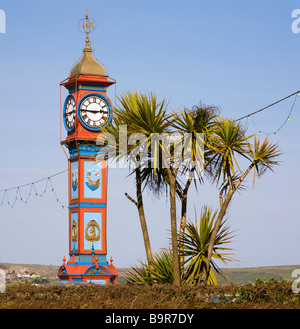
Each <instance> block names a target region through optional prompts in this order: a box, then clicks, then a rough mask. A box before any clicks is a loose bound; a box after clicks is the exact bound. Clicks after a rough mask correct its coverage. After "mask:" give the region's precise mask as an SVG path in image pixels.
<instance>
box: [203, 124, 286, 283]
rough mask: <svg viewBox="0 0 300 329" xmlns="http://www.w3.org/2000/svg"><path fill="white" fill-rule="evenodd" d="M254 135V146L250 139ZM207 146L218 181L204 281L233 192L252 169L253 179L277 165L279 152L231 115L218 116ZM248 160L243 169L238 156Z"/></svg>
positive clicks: (210, 164) (276, 145)
mask: <svg viewBox="0 0 300 329" xmlns="http://www.w3.org/2000/svg"><path fill="white" fill-rule="evenodd" d="M253 137H254V143H253V146H252V145H251V144H250V143H249V139H250V138H253ZM207 145H208V147H209V148H210V149H211V151H212V152H213V156H212V157H211V160H210V163H209V166H210V168H211V170H212V172H213V175H214V181H215V182H217V183H220V182H221V184H220V185H219V203H220V209H219V212H218V216H217V219H216V222H215V226H214V229H213V231H212V234H211V237H210V242H209V246H208V253H207V261H206V266H205V268H204V271H203V273H202V280H203V282H206V281H207V277H208V275H209V267H210V261H211V257H212V253H213V247H214V244H215V240H216V236H217V232H218V230H219V227H220V225H221V223H222V220H223V218H224V216H225V214H226V211H227V209H228V206H229V204H230V202H231V200H232V197H233V195H234V193H235V192H236V191H237V190H238V189H241V187H242V185H241V184H242V183H243V182H244V180H245V178H246V177H247V176H248V174H249V173H250V172H251V170H252V169H254V179H253V184H254V181H255V177H256V176H257V177H258V178H259V177H261V176H262V174H264V173H266V172H267V171H268V170H273V169H272V167H273V166H275V165H278V161H277V160H276V159H277V157H278V156H279V155H280V152H279V151H278V144H271V143H270V141H269V139H268V138H266V139H265V140H264V141H263V142H262V143H261V142H260V139H259V138H257V136H256V135H255V136H246V132H245V130H244V129H243V128H242V127H241V125H240V124H239V123H237V122H235V121H234V120H232V119H225V118H219V119H217V120H216V125H215V129H214V133H213V136H212V138H210V140H209V142H208V144H207ZM238 155H239V156H241V157H242V158H244V159H246V160H248V161H249V162H250V164H249V166H248V167H247V168H246V170H244V171H242V170H241V168H240V164H239V163H238V159H237V156H238Z"/></svg>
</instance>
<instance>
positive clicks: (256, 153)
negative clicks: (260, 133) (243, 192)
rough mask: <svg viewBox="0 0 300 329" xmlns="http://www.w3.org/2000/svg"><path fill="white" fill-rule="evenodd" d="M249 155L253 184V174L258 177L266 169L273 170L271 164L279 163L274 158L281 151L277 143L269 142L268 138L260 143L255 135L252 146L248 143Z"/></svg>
mask: <svg viewBox="0 0 300 329" xmlns="http://www.w3.org/2000/svg"><path fill="white" fill-rule="evenodd" d="M248 150H249V155H250V156H251V159H252V162H253V164H254V169H255V171H254V175H253V186H254V183H255V176H257V177H258V178H260V177H261V176H262V175H263V174H264V173H265V172H266V171H267V170H271V171H273V168H272V167H273V166H276V165H278V164H279V162H278V161H277V160H276V158H278V157H279V156H280V155H281V153H280V151H279V145H278V143H276V144H271V143H270V140H269V138H268V137H267V138H265V140H264V141H263V142H262V143H261V141H260V138H259V137H257V136H256V135H255V137H254V143H253V146H251V145H250V144H249V143H248Z"/></svg>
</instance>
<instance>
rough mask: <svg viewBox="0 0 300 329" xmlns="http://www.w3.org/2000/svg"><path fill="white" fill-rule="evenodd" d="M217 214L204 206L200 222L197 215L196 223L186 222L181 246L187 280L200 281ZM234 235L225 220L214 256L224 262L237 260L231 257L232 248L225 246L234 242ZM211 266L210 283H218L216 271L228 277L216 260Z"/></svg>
mask: <svg viewBox="0 0 300 329" xmlns="http://www.w3.org/2000/svg"><path fill="white" fill-rule="evenodd" d="M216 214H217V213H216V212H214V213H212V209H211V208H208V207H204V208H203V209H202V211H201V214H200V218H199V224H198V221H197V217H196V216H195V223H191V222H190V223H187V224H186V231H185V232H184V234H183V236H182V238H181V239H180V241H179V244H180V248H181V250H182V252H183V256H184V257H185V268H184V269H185V280H186V282H189V281H192V282H193V283H196V282H198V280H199V279H200V277H201V274H202V273H203V270H204V267H205V266H206V259H207V253H208V245H209V242H210V237H211V234H212V230H213V227H214V221H215V217H216ZM233 237H234V235H233V232H231V231H229V226H228V225H226V221H223V223H222V224H221V226H220V228H219V230H218V234H217V237H216V240H215V244H214V248H213V258H215V259H218V260H220V261H222V262H223V263H224V264H226V263H227V262H228V261H233V260H235V259H234V258H232V257H231V255H232V253H231V252H230V251H231V250H232V249H231V248H227V247H224V245H225V244H227V243H230V242H232V238H233ZM210 268H211V270H210V274H209V277H208V283H209V282H210V283H211V284H216V278H214V277H213V273H214V272H215V273H217V274H218V275H220V276H222V277H224V278H226V276H225V274H224V273H223V272H222V271H221V269H220V268H219V266H218V265H217V264H216V263H215V261H213V260H212V261H211V264H210ZM212 270H213V271H212Z"/></svg>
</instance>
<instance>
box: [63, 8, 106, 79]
mask: <svg viewBox="0 0 300 329" xmlns="http://www.w3.org/2000/svg"><path fill="white" fill-rule="evenodd" d="M83 26H84V27H85V28H86V39H85V44H86V45H85V48H84V50H83V55H82V56H81V58H80V60H79V61H78V62H77V63H75V64H74V65H73V67H72V68H71V71H70V75H69V79H71V78H74V77H76V76H78V75H79V74H84V75H97V76H101V77H107V76H108V75H107V73H106V71H105V69H104V68H103V66H102V65H101V64H100V63H99V62H98V60H96V59H95V57H94V56H93V51H92V49H91V47H90V40H89V30H90V28H93V23H90V22H89V20H88V14H87V13H86V24H85V25H83Z"/></svg>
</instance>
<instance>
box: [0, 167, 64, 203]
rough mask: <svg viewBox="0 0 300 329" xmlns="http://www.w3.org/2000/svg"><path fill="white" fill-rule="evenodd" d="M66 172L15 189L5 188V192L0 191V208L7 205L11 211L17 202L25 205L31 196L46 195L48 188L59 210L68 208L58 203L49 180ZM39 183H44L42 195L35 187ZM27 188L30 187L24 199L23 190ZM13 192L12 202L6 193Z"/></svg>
mask: <svg viewBox="0 0 300 329" xmlns="http://www.w3.org/2000/svg"><path fill="white" fill-rule="evenodd" d="M66 171H68V170H64V171H61V172H58V173H56V174H54V175H51V176H48V177H46V178H43V179H40V180H37V181H34V182H31V183H28V184H24V185H20V186H15V187H11V188H7V189H5V190H0V193H3V195H2V201H1V203H0V207H1V206H4V205H8V206H10V207H11V208H12V209H13V208H14V207H15V205H16V203H17V201H20V202H24V204H25V205H27V203H28V201H29V199H30V198H31V197H32V196H35V197H42V196H44V195H45V194H46V193H47V190H48V189H49V188H50V189H51V193H53V195H54V198H55V200H56V202H57V203H58V204H59V205H60V206H61V208H62V209H65V208H68V206H65V205H64V204H63V203H62V202H61V201H60V199H59V197H58V195H57V193H56V191H55V188H54V184H53V181H52V179H51V178H53V177H55V176H58V175H60V174H63V173H65V172H66ZM41 182H45V187H44V189H43V192H42V193H38V191H37V186H36V185H37V184H38V183H41ZM28 186H30V189H29V192H28V194H27V196H26V197H24V195H25V194H24V188H26V187H28ZM22 189H23V192H22ZM13 190H15V197H14V199H13V201H12V199H11V198H10V197H9V193H8V191H13Z"/></svg>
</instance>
